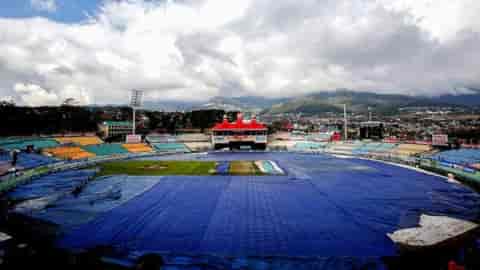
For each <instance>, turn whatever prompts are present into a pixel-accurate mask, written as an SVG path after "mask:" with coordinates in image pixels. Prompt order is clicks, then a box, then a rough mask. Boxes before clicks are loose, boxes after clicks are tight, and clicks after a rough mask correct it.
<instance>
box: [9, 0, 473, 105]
mask: <svg viewBox="0 0 480 270" xmlns="http://www.w3.org/2000/svg"><path fill="white" fill-rule="evenodd" d="M478 14H480V1H478V0H228V1H226V0H162V1H156V0H103V1H100V0H15V1H1V3H0V99H3V100H5V99H7V100H14V101H15V102H16V103H17V104H25V105H31V106H35V105H56V104H59V103H61V102H62V101H63V100H64V99H66V98H68V97H73V98H75V99H76V100H78V101H79V102H81V103H83V104H88V103H96V104H105V103H125V102H126V100H127V99H128V96H129V90H130V89H143V90H145V91H146V97H147V98H148V99H150V100H175V99H181V100H206V99H208V98H210V97H214V96H218V95H225V96H241V95H261V96H272V97H284V96H296V95H302V94H307V93H312V92H318V91H330V90H334V89H339V88H348V89H352V90H358V91H372V92H381V93H404V94H409V95H439V94H444V93H464V92H469V91H470V90H469V89H479V88H480V49H479V48H480V19H478Z"/></svg>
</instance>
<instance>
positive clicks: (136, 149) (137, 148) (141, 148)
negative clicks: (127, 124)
mask: <svg viewBox="0 0 480 270" xmlns="http://www.w3.org/2000/svg"><path fill="white" fill-rule="evenodd" d="M122 146H123V148H125V149H127V150H128V152H130V153H148V152H152V151H153V150H152V148H151V147H150V146H148V145H146V144H143V143H128V144H122Z"/></svg>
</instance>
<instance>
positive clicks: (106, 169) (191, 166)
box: [99, 160, 215, 176]
mask: <svg viewBox="0 0 480 270" xmlns="http://www.w3.org/2000/svg"><path fill="white" fill-rule="evenodd" d="M99 167H100V172H99V176H103V175H114V174H128V175H213V174H215V162H214V161H154V160H128V161H114V162H106V163H102V164H100V165H99Z"/></svg>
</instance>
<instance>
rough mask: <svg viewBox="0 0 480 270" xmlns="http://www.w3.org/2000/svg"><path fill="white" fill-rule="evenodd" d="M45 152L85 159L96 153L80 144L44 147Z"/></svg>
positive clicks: (58, 156) (61, 156)
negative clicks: (81, 146)
mask: <svg viewBox="0 0 480 270" xmlns="http://www.w3.org/2000/svg"><path fill="white" fill-rule="evenodd" d="M44 152H46V153H49V154H52V155H53V156H55V157H57V158H61V159H72V160H75V159H84V158H90V157H94V156H95V154H93V153H90V152H87V151H85V150H83V149H82V148H80V147H78V146H60V147H54V148H48V149H44Z"/></svg>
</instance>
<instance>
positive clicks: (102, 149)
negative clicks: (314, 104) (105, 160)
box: [82, 143, 128, 156]
mask: <svg viewBox="0 0 480 270" xmlns="http://www.w3.org/2000/svg"><path fill="white" fill-rule="evenodd" d="M82 148H83V149H84V150H86V151H88V152H90V153H94V154H95V155H97V156H110V155H120V154H126V153H128V150H127V149H125V148H123V146H122V145H121V144H116V143H111V144H110V143H106V144H97V145H87V146H83V147H82Z"/></svg>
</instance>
